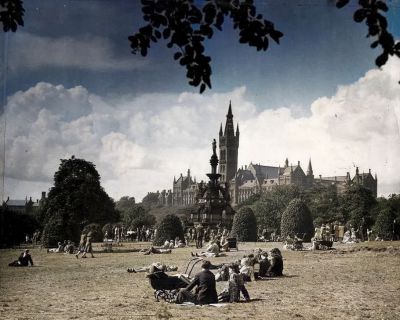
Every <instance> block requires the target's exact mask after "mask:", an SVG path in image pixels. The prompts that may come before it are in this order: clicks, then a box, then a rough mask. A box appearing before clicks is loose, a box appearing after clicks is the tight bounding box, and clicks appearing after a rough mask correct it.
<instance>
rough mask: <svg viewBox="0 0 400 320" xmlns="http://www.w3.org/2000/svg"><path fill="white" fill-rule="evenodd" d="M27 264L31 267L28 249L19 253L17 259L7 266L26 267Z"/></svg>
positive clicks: (31, 262) (31, 261)
mask: <svg viewBox="0 0 400 320" xmlns="http://www.w3.org/2000/svg"><path fill="white" fill-rule="evenodd" d="M29 264H30V265H31V267H33V260H32V257H31V255H30V253H29V250H28V249H26V250H25V251H24V252H22V253H21V254H20V256H19V257H18V260H15V261H13V262H11V263H10V264H9V265H8V266H9V267H28V266H29Z"/></svg>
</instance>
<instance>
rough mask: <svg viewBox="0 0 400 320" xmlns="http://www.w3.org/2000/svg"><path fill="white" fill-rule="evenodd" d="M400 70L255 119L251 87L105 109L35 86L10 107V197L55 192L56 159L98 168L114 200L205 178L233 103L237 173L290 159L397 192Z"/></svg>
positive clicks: (87, 97)
mask: <svg viewBox="0 0 400 320" xmlns="http://www.w3.org/2000/svg"><path fill="white" fill-rule="evenodd" d="M393 70H397V72H393ZM399 71H400V62H398V61H392V60H390V61H389V62H388V64H387V66H385V67H384V69H383V71H380V70H371V71H369V72H367V73H366V75H365V76H364V77H363V78H361V79H359V80H358V81H357V82H356V83H354V84H352V85H349V86H342V87H340V88H338V91H337V93H336V94H335V95H334V96H332V97H321V98H319V99H317V100H316V101H314V103H313V104H312V105H311V106H310V111H309V115H308V116H303V117H298V115H297V114H293V108H292V107H290V108H284V107H277V108H276V109H269V110H264V111H262V112H258V111H257V110H262V107H263V106H258V108H256V106H255V105H254V104H252V103H251V102H249V101H247V100H246V89H245V87H241V88H237V89H235V90H233V91H232V92H227V93H213V94H209V95H204V96H201V95H198V94H192V93H182V94H180V95H173V94H154V95H142V96H139V97H135V98H132V97H127V96H125V97H121V98H120V99H119V100H115V101H104V100H103V99H102V98H101V97H99V96H95V95H92V94H90V93H89V92H88V91H87V90H86V89H85V88H83V87H75V88H71V89H66V88H64V87H63V86H60V85H58V86H54V85H51V84H46V83H38V84H37V85H36V86H35V87H32V88H30V89H29V90H27V91H25V92H18V93H16V94H15V95H13V96H12V97H10V98H9V102H8V105H7V125H8V128H9V129H8V131H7V141H6V150H7V157H6V158H7V163H6V176H7V179H8V180H6V194H7V193H8V194H10V195H12V196H14V197H24V196H25V195H24V194H21V192H27V190H31V194H32V195H35V194H36V195H39V194H40V191H41V190H36V189H37V188H38V186H39V185H40V186H42V185H45V184H46V183H47V185H48V186H49V187H50V186H51V180H52V176H53V174H54V172H55V171H56V170H57V167H58V165H59V159H60V158H65V157H70V156H71V155H72V154H74V155H75V156H76V157H80V158H85V159H87V160H89V161H92V162H94V163H95V164H96V166H97V169H98V170H99V173H100V175H101V176H102V184H103V186H104V187H105V189H106V191H107V192H109V194H110V195H111V196H113V197H115V198H119V197H121V196H123V195H133V196H135V197H136V198H141V197H143V196H144V195H145V194H146V193H147V192H148V191H155V190H157V189H164V188H166V189H169V188H171V187H172V180H173V176H174V175H175V176H179V174H180V173H183V174H186V170H187V169H188V168H190V169H191V172H192V174H194V175H196V176H197V178H198V179H205V175H204V174H205V173H206V172H208V171H209V170H210V167H209V163H208V160H209V157H210V154H211V141H212V139H213V138H218V131H219V125H220V122H221V121H223V122H224V121H225V115H226V112H227V108H228V103H229V100H232V106H233V113H234V116H235V118H234V120H235V123H236V121H239V123H240V132H241V138H240V139H241V140H240V149H239V163H240V164H243V165H244V164H248V163H249V162H250V161H253V162H256V163H258V162H260V163H262V164H267V165H268V164H269V165H278V164H281V165H283V161H284V159H285V158H286V157H289V161H291V162H293V163H297V160H300V161H301V163H302V165H303V167H306V165H307V162H308V159H309V157H311V158H312V161H313V168H314V174H315V175H318V174H322V175H345V174H346V171H351V173H352V174H353V173H354V170H355V168H354V166H359V167H360V170H364V171H367V170H368V169H369V168H371V169H372V170H373V172H374V173H375V172H376V173H377V175H378V181H379V187H378V188H379V190H378V192H382V193H385V194H388V193H393V192H396V193H399V192H400V176H399V175H398V172H399V171H400V162H399V161H398V160H399V159H400V131H399V124H398V123H399V119H400V109H399V108H400V90H399V87H398V84H397V81H398V79H397V76H398V74H399ZM7 181H8V182H9V185H7ZM40 181H41V183H42V184H40ZM29 185H31V186H32V188H31V189H30V188H29ZM34 188H36V189H34ZM28 196H29V194H28Z"/></svg>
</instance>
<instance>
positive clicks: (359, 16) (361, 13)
mask: <svg viewBox="0 0 400 320" xmlns="http://www.w3.org/2000/svg"><path fill="white" fill-rule="evenodd" d="M366 16H367V15H366V11H365V10H364V9H358V10H357V11H356V12H354V16H353V19H354V21H355V22H358V23H360V22H362V21H363V20H364V19H365V18H366Z"/></svg>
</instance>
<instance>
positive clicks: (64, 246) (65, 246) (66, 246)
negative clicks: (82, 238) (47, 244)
mask: <svg viewBox="0 0 400 320" xmlns="http://www.w3.org/2000/svg"><path fill="white" fill-rule="evenodd" d="M74 251H75V244H74V242H72V241H71V240H64V241H63V242H61V241H59V242H58V244H57V248H50V249H47V252H56V253H65V254H68V253H69V254H73V253H74Z"/></svg>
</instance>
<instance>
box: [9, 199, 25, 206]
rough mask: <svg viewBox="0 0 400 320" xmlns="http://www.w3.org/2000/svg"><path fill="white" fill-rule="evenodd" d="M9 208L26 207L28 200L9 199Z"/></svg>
mask: <svg viewBox="0 0 400 320" xmlns="http://www.w3.org/2000/svg"><path fill="white" fill-rule="evenodd" d="M6 204H7V206H8V207H25V205H26V200H12V199H9V200H7V201H6Z"/></svg>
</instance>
